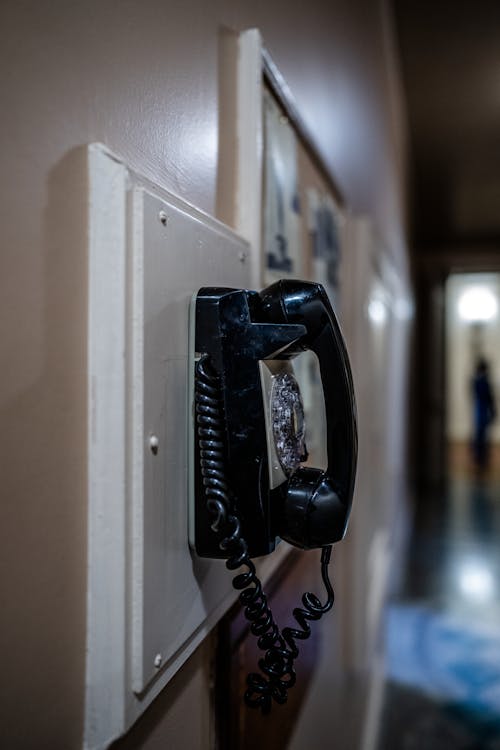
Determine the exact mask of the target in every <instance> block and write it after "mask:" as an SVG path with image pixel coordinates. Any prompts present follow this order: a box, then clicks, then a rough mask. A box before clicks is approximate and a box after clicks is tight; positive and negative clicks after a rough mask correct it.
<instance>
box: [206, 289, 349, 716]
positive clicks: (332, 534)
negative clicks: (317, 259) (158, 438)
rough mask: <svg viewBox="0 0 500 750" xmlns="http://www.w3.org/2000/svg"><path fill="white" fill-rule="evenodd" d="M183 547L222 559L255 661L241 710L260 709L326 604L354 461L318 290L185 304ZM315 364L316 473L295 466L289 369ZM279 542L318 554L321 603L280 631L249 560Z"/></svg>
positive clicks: (211, 295) (294, 395)
mask: <svg viewBox="0 0 500 750" xmlns="http://www.w3.org/2000/svg"><path fill="white" fill-rule="evenodd" d="M195 350H196V353H197V356H198V360H197V364H196V372H195V411H196V422H197V439H196V440H195V468H196V471H195V485H194V487H195V517H194V540H193V542H194V547H195V549H196V552H197V553H198V554H199V555H200V556H202V557H211V558H224V559H226V567H227V568H228V569H230V570H237V569H238V568H240V567H245V568H246V571H245V572H243V573H239V574H237V575H236V576H235V577H234V579H233V586H234V587H235V588H236V589H237V590H239V591H240V595H239V599H240V602H241V604H242V605H243V607H244V613H245V616H246V618H247V619H248V621H249V622H250V630H251V632H252V633H253V634H254V635H255V636H256V637H257V639H258V645H259V648H260V649H261V650H262V651H263V652H264V656H263V657H262V658H261V659H260V660H259V667H260V670H261V673H262V674H250V675H248V678H247V691H246V693H245V702H246V703H247V705H249V706H253V707H260V708H261V709H262V711H263V712H268V711H269V710H270V708H271V705H272V701H273V700H275V701H276V702H277V703H284V702H285V701H286V698H287V691H288V689H290V688H291V687H292V686H293V685H294V684H295V679H296V678H295V671H294V666H293V665H294V660H295V659H296V658H297V656H298V648H297V645H296V641H297V640H303V639H305V638H307V637H308V636H309V634H310V626H309V621H311V620H318V619H319V618H320V617H321V616H322V615H323V614H324V613H325V612H327V611H328V610H329V609H330V608H331V607H332V605H333V590H332V587H331V584H330V581H329V579H328V563H329V560H330V555H331V549H332V547H331V545H332V544H333V543H334V542H337V541H339V540H340V539H342V538H343V536H344V534H345V530H346V527H347V522H348V518H349V513H350V508H351V502H352V496H353V491H354V478H355V472H356V460H357V428H356V408H355V398H354V389H353V384H352V376H351V371H350V366H349V360H348V356H347V351H346V348H345V345H344V342H343V339H342V334H341V332H340V329H339V326H338V323H337V321H336V318H335V314H334V312H333V310H332V308H331V305H330V302H329V300H328V296H327V295H326V292H325V291H324V289H323V287H322V286H321V285H320V284H316V283H311V282H303V281H294V280H282V281H278V282H276V283H275V284H273V285H272V286H269V287H267V288H266V289H264V290H263V291H262V292H260V293H258V292H255V291H249V290H244V289H225V288H217V287H210V288H204V289H201V290H200V291H199V292H198V295H197V297H196V301H195ZM304 350H311V351H313V352H314V353H315V354H316V355H317V358H318V360H319V367H320V374H321V380H322V384H323V395H324V406H325V415H326V433H327V434H326V444H327V445H326V448H327V467H326V469H316V468H312V467H310V466H305V465H304V462H305V461H306V460H307V446H306V441H305V434H304V432H305V430H304V418H303V416H304V415H303V407H302V400H301V396H300V389H299V387H298V384H297V381H296V379H295V376H294V372H293V366H292V362H293V359H294V357H296V356H297V355H298V354H300V353H301V352H303V351H304ZM279 539H285V540H286V541H288V542H289V543H290V544H292V545H294V546H296V547H300V548H302V549H314V548H319V547H321V548H322V555H321V571H322V578H323V582H324V584H325V588H326V592H327V600H326V603H325V604H321V602H320V600H319V599H318V598H317V597H316V596H315V595H313V594H311V593H306V594H304V596H303V597H302V605H303V607H302V608H299V607H297V608H296V609H295V610H294V612H293V614H294V617H295V619H296V621H297V623H298V625H299V626H300V629H297V628H290V627H287V628H284V629H283V630H282V631H280V630H279V628H278V626H277V625H276V623H275V622H274V619H273V616H272V613H271V611H270V610H269V607H268V605H267V600H266V597H265V594H264V592H263V591H262V586H261V584H260V581H259V580H258V578H257V576H256V571H255V566H254V564H253V562H252V560H251V558H253V557H258V556H260V555H265V554H268V553H270V552H272V551H273V549H274V548H275V546H276V543H277V541H279Z"/></svg>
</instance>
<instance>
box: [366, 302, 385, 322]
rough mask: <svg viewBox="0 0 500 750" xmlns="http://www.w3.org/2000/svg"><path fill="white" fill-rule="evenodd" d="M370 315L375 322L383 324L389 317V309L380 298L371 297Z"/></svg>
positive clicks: (369, 304)
mask: <svg viewBox="0 0 500 750" xmlns="http://www.w3.org/2000/svg"><path fill="white" fill-rule="evenodd" d="M368 317H369V318H370V320H371V321H372V322H373V323H375V325H378V326H381V325H383V324H384V323H385V321H386V318H387V309H386V307H385V305H384V303H383V302H382V300H380V299H376V298H374V299H371V300H370V301H369V303H368Z"/></svg>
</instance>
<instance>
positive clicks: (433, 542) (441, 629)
mask: <svg viewBox="0 0 500 750" xmlns="http://www.w3.org/2000/svg"><path fill="white" fill-rule="evenodd" d="M499 625H500V480H499V479H498V477H497V476H496V474H493V475H492V478H489V479H484V478H483V479H481V478H477V477H474V476H473V474H472V473H470V472H469V473H468V472H454V477H453V479H452V480H450V481H449V484H448V488H447V490H446V491H445V492H444V493H443V495H441V496H439V497H428V498H425V499H424V500H423V501H421V502H420V504H419V508H418V514H417V517H416V519H415V527H414V532H413V538H412V541H411V545H410V550H409V559H408V569H407V575H406V579H405V581H404V584H403V590H402V592H401V593H400V595H399V596H398V597H397V598H396V599H395V600H394V601H392V602H391V604H390V606H389V607H388V609H387V616H386V629H385V637H386V655H387V683H386V691H385V699H384V709H383V713H382V723H381V732H380V739H379V745H378V750H441V749H444V748H445V749H446V750H500V627H499Z"/></svg>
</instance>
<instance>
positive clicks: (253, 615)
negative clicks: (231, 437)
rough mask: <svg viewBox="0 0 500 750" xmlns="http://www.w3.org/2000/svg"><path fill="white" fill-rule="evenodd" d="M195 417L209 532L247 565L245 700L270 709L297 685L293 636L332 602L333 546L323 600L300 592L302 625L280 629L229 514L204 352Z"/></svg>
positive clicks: (238, 563) (236, 582) (218, 422)
mask: <svg viewBox="0 0 500 750" xmlns="http://www.w3.org/2000/svg"><path fill="white" fill-rule="evenodd" d="M195 403H196V417H197V423H198V443H199V449H200V464H201V473H202V476H203V484H204V487H205V495H206V499H207V508H208V510H209V512H210V514H211V515H212V517H213V519H214V520H213V522H212V524H211V528H212V530H213V531H214V532H215V533H217V534H220V535H221V541H220V542H219V547H220V549H221V550H222V551H223V552H225V553H226V554H227V555H228V558H227V560H226V567H227V568H228V569H229V570H231V571H233V570H236V569H238V568H240V567H246V571H245V572H244V573H239V574H237V575H235V576H234V578H233V586H234V588H235V589H236V590H237V591H239V592H240V594H239V601H240V603H241V604H242V606H243V607H244V614H245V617H246V619H247V620H248V622H249V623H250V631H251V633H252V634H253V635H255V636H256V637H257V645H258V647H259V648H260V649H261V650H262V651H264V652H265V653H264V656H263V657H262V658H261V659H259V668H260V670H261V673H262V674H259V673H251V674H249V675H248V676H247V690H246V692H245V703H246V705H247V706H251V707H252V708H260V709H261V711H262V713H269V711H270V710H271V706H272V702H273V700H274V701H276V703H278V704H283V703H285V702H286V700H287V694H288V690H289V689H290V688H292V687H293V686H294V685H295V681H296V674H295V669H294V661H295V659H296V658H297V656H298V655H299V649H298V647H297V644H296V641H297V640H306V639H307V638H309V636H310V634H311V627H310V625H309V622H310V621H315V620H319V619H320V618H321V617H322V615H323V614H325V612H328V611H329V610H330V609H331V608H332V605H333V601H334V593H333V588H332V584H331V582H330V580H329V577H328V563H329V562H330V556H331V552H332V547H331V545H329V546H325V547H323V548H322V551H321V576H322V579H323V583H324V585H325V589H326V592H327V595H328V596H327V600H326V602H325V604H321V601H320V600H319V599H318V597H317V596H315V594H312V593H310V592H307V593H305V594H304V595H303V596H302V605H303V607H295V609H294V610H293V616H294V618H295V620H296V621H297V624H298V626H299V628H300V630H299V629H298V628H291V627H287V628H283V630H282V631H280V629H279V627H278V625H277V624H276V622H275V620H274V617H273V614H272V612H271V610H270V608H269V605H268V603H267V597H266V595H265V593H264V591H263V589H262V584H261V582H260V580H259V578H258V577H257V573H256V570H255V565H254V563H253V562H252V560H251V559H250V557H249V555H248V546H247V543H246V542H245V540H244V539H243V537H242V536H241V528H240V522H239V520H238V518H237V517H236V516H235V515H233V514H232V513H231V506H232V501H231V491H230V489H229V487H228V485H227V481H226V475H225V469H224V462H225V459H224V428H223V405H222V400H221V395H220V384H219V379H218V377H217V375H216V373H215V372H214V371H213V368H212V366H211V365H210V358H209V356H208V355H206V354H205V355H203V356H202V357H201V359H200V360H199V361H198V363H197V365H196V382H195Z"/></svg>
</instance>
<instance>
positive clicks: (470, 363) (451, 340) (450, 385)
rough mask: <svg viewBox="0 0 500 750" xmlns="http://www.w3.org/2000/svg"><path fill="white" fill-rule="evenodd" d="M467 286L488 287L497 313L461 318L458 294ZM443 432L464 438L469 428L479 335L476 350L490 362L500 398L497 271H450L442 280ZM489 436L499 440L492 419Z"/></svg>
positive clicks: (499, 426) (499, 284)
mask: <svg viewBox="0 0 500 750" xmlns="http://www.w3.org/2000/svg"><path fill="white" fill-rule="evenodd" d="M471 287H481V288H483V289H486V290H489V291H490V292H491V293H492V294H494V295H495V297H496V298H497V300H498V307H499V313H498V315H497V316H496V317H495V318H493V319H492V320H489V321H485V322H483V323H481V324H480V330H479V331H477V329H476V330H474V324H471V323H470V322H467V321H464V320H462V319H461V318H460V315H459V313H458V302H459V300H460V297H461V295H462V294H463V293H464V292H465V291H466V290H467V289H470V288H471ZM445 294H446V303H445V304H446V436H447V438H448V439H449V440H457V441H467V440H470V438H471V431H472V424H473V423H472V406H473V400H472V396H471V378H472V376H473V374H474V367H475V359H474V352H475V351H476V349H475V343H474V340H475V339H476V340H477V337H479V340H480V344H479V346H480V352H481V354H482V355H483V356H484V357H485V358H486V359H487V360H488V362H489V364H490V378H491V383H492V386H493V388H494V392H495V396H496V402H497V405H498V404H499V399H500V274H494V273H484V274H478V273H472V274H453V275H451V276H450V277H449V279H448V281H447V283H446V293H445ZM491 438H492V439H493V440H494V441H496V442H499V441H500V422H499V420H496V422H495V423H494V425H493V427H492V430H491Z"/></svg>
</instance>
